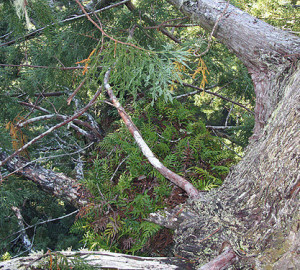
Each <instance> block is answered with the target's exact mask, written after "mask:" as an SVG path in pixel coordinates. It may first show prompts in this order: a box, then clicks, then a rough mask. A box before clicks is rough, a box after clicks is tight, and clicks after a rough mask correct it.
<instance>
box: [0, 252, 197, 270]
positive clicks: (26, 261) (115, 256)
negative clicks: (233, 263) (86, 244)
mask: <svg viewBox="0 0 300 270" xmlns="http://www.w3.org/2000/svg"><path fill="white" fill-rule="evenodd" d="M50 255H51V257H52V258H55V257H56V258H66V259H67V260H68V262H69V263H70V266H72V259H73V260H74V259H77V260H78V258H82V259H84V262H85V263H86V264H88V265H90V266H93V267H95V269H127V270H129V269H134V270H139V269H140V270H142V269H144V270H147V269H149V270H150V269H155V270H176V269H177V270H182V269H186V270H189V269H193V267H192V264H191V263H187V262H185V261H184V260H183V259H179V258H166V257H150V258H149V257H137V256H131V255H126V254H119V253H112V252H106V251H63V252H59V253H56V252H52V253H47V254H37V253H34V254H31V255H29V256H28V257H19V258H16V259H12V260H9V261H4V262H0V269H1V270H25V269H27V270H28V269H37V268H36V267H38V269H48V267H47V265H49V257H50ZM46 267H47V268H46Z"/></svg>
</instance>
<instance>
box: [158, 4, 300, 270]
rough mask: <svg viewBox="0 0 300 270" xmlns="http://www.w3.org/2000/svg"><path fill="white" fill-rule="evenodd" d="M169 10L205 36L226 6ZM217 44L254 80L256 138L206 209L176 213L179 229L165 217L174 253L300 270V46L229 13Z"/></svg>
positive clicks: (267, 27)
mask: <svg viewBox="0 0 300 270" xmlns="http://www.w3.org/2000/svg"><path fill="white" fill-rule="evenodd" d="M169 2H170V3H172V4H174V5H175V6H177V7H178V8H180V10H181V11H182V12H183V13H184V14H186V15H188V16H190V17H191V18H192V19H193V20H195V21H197V22H198V23H199V24H200V25H202V26H203V27H204V28H206V29H207V30H211V29H212V28H213V26H214V24H215V22H216V21H217V19H218V16H220V15H221V14H222V12H223V10H224V8H225V4H226V3H225V2H217V1H211V0H210V1H208V0H204V1H200V0H198V1H182V0H181V1H179V0H169ZM215 37H216V38H218V39H220V40H221V41H222V42H223V43H225V44H226V45H227V46H228V47H229V48H230V49H231V50H232V51H233V52H234V53H235V54H236V55H237V56H238V57H239V58H240V59H241V60H242V61H243V62H244V64H245V65H246V66H247V68H248V70H249V72H250V74H251V76H252V79H253V82H254V86H255V92H256V96H257V105H256V126H255V132H256V135H258V136H257V137H256V140H253V141H252V143H251V144H250V145H249V147H248V151H247V153H246V156H245V158H244V159H243V160H242V161H241V162H240V163H239V164H238V165H237V166H235V167H234V168H232V169H231V173H230V175H229V176H228V177H227V179H226V180H225V182H224V184H223V186H222V187H221V188H219V189H217V190H213V191H212V192H210V193H209V194H207V198H206V199H207V201H206V202H205V203H204V202H200V201H199V202H197V201H196V200H194V201H192V202H191V204H190V205H188V206H186V207H185V208H184V210H182V211H181V214H180V215H184V216H185V219H184V220H183V221H182V218H180V215H178V218H176V219H173V220H172V222H170V220H168V221H166V219H168V218H167V217H165V218H163V217H161V220H160V221H161V222H162V223H168V224H169V225H170V226H172V227H176V226H177V230H176V234H175V239H176V247H175V251H176V252H177V253H178V254H179V255H181V256H183V257H185V258H191V259H197V260H198V261H199V263H200V264H202V263H204V262H207V261H209V260H211V259H212V258H214V257H216V256H217V255H218V254H219V252H220V251H222V250H223V248H222V247H223V246H224V245H225V246H226V245H229V246H231V247H232V248H233V249H234V250H235V252H236V254H238V255H239V257H240V259H241V260H240V266H239V267H242V265H246V264H248V266H247V267H246V269H249V267H252V266H254V267H256V268H255V269H299V268H300V260H299V258H298V257H297V250H299V246H300V245H299V244H300V243H299V231H298V230H299V228H298V227H299V226H298V223H297V222H298V219H299V213H298V210H299V190H300V174H299V172H300V170H299V160H300V153H299V152H300V151H299V145H300V117H299V113H300V107H299V104H300V89H299V86H300V65H299V63H297V60H298V59H299V56H300V54H299V53H300V39H299V38H298V37H295V36H293V35H289V34H288V33H285V32H283V31H281V30H278V29H275V28H274V27H272V26H270V25H268V24H266V23H264V22H261V21H259V20H257V19H255V18H253V17H251V16H250V15H248V14H246V13H244V12H242V11H240V10H239V9H237V8H235V7H233V6H229V7H228V9H227V11H226V12H225V15H224V17H223V18H222V19H221V21H220V22H219V24H218V28H217V31H216V32H215ZM190 213H193V214H192V215H191V214H190ZM195 213H197V214H198V217H195ZM169 216H170V215H169ZM189 216H191V218H188V217H189ZM173 217H174V215H173ZM163 219H165V220H163ZM181 221H182V222H181ZM297 236H298V237H297ZM243 259H244V260H243Z"/></svg>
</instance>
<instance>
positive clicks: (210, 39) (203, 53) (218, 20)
mask: <svg viewBox="0 0 300 270" xmlns="http://www.w3.org/2000/svg"><path fill="white" fill-rule="evenodd" d="M229 2H230V1H229V0H228V1H227V3H226V6H225V8H224V10H223V12H222V13H221V15H220V17H219V18H218V19H217V20H216V23H215V25H214V27H213V29H212V31H211V33H210V36H209V39H208V45H207V48H206V50H205V51H204V52H202V53H200V54H197V52H198V51H199V49H198V50H196V51H195V52H194V55H195V56H197V57H201V56H203V55H205V54H206V53H207V52H208V51H209V49H210V47H211V41H212V37H213V35H214V34H215V31H216V28H217V26H218V24H219V22H220V20H221V19H222V17H223V16H224V15H225V12H226V10H227V8H228V6H229Z"/></svg>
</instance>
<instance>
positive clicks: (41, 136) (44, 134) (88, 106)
mask: <svg viewBox="0 0 300 270" xmlns="http://www.w3.org/2000/svg"><path fill="white" fill-rule="evenodd" d="M101 90H102V88H101V87H99V89H98V91H97V92H96V94H95V95H94V96H93V98H92V99H91V101H90V102H89V103H88V104H87V105H86V106H85V107H84V108H82V109H81V110H80V111H79V112H77V113H75V114H74V115H73V116H71V117H69V118H68V119H66V120H65V121H63V122H61V123H59V124H57V125H55V126H53V127H51V128H50V129H48V130H47V131H45V132H43V133H42V134H40V135H39V136H37V137H35V138H34V139H32V140H31V141H29V142H28V143H26V144H24V145H23V146H22V147H21V148H19V149H18V150H17V151H15V152H14V153H13V154H11V155H10V156H8V157H6V158H5V159H4V160H3V161H0V167H1V166H3V165H4V164H5V163H6V162H7V161H8V160H10V159H11V158H13V157H15V156H16V155H18V154H19V153H20V152H22V151H24V150H25V149H27V148H28V147H29V146H31V145H32V144H34V143H35V142H36V141H38V140H39V139H41V138H43V137H45V136H46V135H48V134H50V133H51V132H52V131H53V130H55V129H58V128H60V127H62V126H64V125H66V124H68V123H69V122H71V121H73V120H74V119H76V118H78V117H79V116H81V115H82V114H84V113H85V112H86V111H87V110H88V109H89V108H90V107H91V106H92V105H94V103H95V101H96V99H97V97H98V96H99V95H100V93H101Z"/></svg>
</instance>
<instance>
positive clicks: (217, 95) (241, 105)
mask: <svg viewBox="0 0 300 270" xmlns="http://www.w3.org/2000/svg"><path fill="white" fill-rule="evenodd" d="M174 82H175V83H179V82H177V81H174ZM182 85H184V86H187V87H190V88H194V89H197V91H193V92H190V93H187V94H183V95H179V96H176V97H174V98H176V99H179V98H183V97H187V96H192V95H196V94H198V93H200V92H205V93H207V94H210V95H213V96H216V97H219V98H221V99H224V100H226V101H228V102H231V103H233V104H235V105H238V106H240V107H242V108H244V109H245V110H247V111H248V112H249V113H251V114H253V115H254V112H253V111H251V110H250V109H248V108H247V107H246V106H244V105H243V104H241V103H239V102H236V101H233V100H231V99H229V98H227V97H224V96H222V95H220V94H217V93H214V92H211V91H208V90H206V89H208V88H206V89H203V88H200V87H198V86H195V85H192V84H188V83H182ZM216 86H217V85H215V86H214V87H216Z"/></svg>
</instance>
